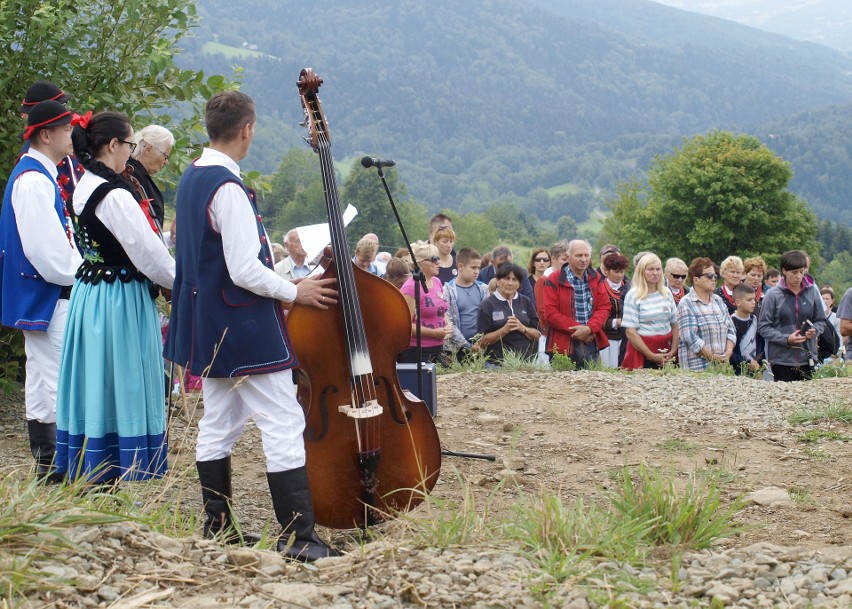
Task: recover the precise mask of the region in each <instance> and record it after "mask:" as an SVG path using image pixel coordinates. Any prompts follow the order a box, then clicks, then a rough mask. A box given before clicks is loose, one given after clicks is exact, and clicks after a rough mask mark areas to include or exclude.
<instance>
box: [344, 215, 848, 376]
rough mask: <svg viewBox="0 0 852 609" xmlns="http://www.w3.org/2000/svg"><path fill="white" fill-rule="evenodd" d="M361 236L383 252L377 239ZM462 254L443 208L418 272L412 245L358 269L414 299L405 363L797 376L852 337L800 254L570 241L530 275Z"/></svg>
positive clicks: (490, 257)
mask: <svg viewBox="0 0 852 609" xmlns="http://www.w3.org/2000/svg"><path fill="white" fill-rule="evenodd" d="M365 240H368V241H369V240H373V241H374V243H373V247H372V250H373V251H376V250H377V248H378V239H377V237H376V236H375V235H365V237H364V238H363V239H362V240H361V241H362V242H363V241H365ZM455 246H456V236H455V232H454V231H453V228H452V220H451V218H449V217H448V216H447V215H446V214H439V215H437V216H435V217H433V218H432V220H431V230H430V236H429V239H428V240H427V241H418V242H416V243H412V244H411V248H412V250H411V251H413V252H414V256H415V261H416V263H417V264H416V265H414V264H413V263H412V261H411V258H410V256H409V250H408V249H407V248H402V249H400V250H398V251H397V252H396V254H395V255H394V256H393V257H391V258H390V260H389V261H385V265H386V273H385V274H382V273H379V272H378V271H376V270H375V269H374V268H372V267H370V266H369V262H370V260H369V259H367V260H364V261H362V264H360V265H359V266H361V267H362V268H364V269H371V271H372V272H374V273H376V274H381V275H382V276H383V277H385V278H386V279H388V280H389V281H391V282H393V283H394V284H395V285H397V287H399V288H400V290H401V291H402V293H403V295H404V297H405V299H406V302H407V303H408V305H409V308H410V311H411V316H412V335H411V342H410V348H409V349H407V350H406V351H405V352H403V353H402V354H400V357H399V361H400V362H416V361H418V360H419V361H424V362H438V363H444V364H446V363H449V362H451V361H453V360H460V361H461V360H464V358H465V357H467V356H469V355H470V354H473V353H478V352H482V353H483V354H484V355H485V358H486V366H500V365H501V363H502V361H503V360H504V358H505V356H506V354H507V352H513V353H514V354H515V355H517V356H520V357H522V358H526V359H530V360H532V359H536V360H537V361H539V362H540V363H542V364H544V365H548V363H549V362H551V361H552V359H553V358H554V357H556V356H561V357H567V358H569V359H570V361H571V362H572V364H573V365H574V366H575V367H577V368H588V367H590V366H602V367H604V368H619V367H620V368H625V369H637V368H660V367H662V366H666V365H677V366H680V367H682V368H684V369H688V370H693V371H704V370H707V368H708V367H709V366H710V365H711V364H720V365H721V364H730V365H731V366H732V367H733V370H734V373H735V374H737V375H740V374H749V375H752V376H755V377H758V376H760V377H762V378H766V379H773V380H776V381H792V380H806V379H809V378H810V377H811V375H812V374H813V371H814V369H815V368H816V367H817V366H818V365H820V364H821V363H823V362H825V361H827V360H830V359H837V358H840V357H842V356H844V355H845V348H844V346H843V338H842V337H843V336H849V335H850V334H852V298H844V299H843V301H842V302H841V305H840V309H839V310H836V309H835V308H834V291H833V289H832V288H831V287H830V286H822V287H817V286H816V285H815V282H814V279H813V278H812V277H811V276H810V274H809V272H808V271H809V267H810V258H809V257H808V255H807V254H806V253H805V252H802V251H798V250H791V251H788V252H784V253H783V254H782V255H781V257H780V266H781V269H780V270H778V269H774V268H768V267H767V265H766V263H765V261H764V260H763V258H761V257H759V256H758V257H752V258H747V259H746V260H745V261H743V260H742V259H741V258H740V257H738V256H735V255H732V256H728V257H727V258H725V259H724V260H722V261H721V263H719V264H716V263H715V262H714V261H713V260H711V259H709V258H707V257H697V258H694V259H693V260H692V261H691V262H690V263H689V264H687V263H686V262H685V261H684V260H681V259H680V258H669V259H667V260H666V261H665V264H663V261H662V260H661V259H660V258H659V257H658V256H657V255H656V254H654V253H653V252H644V251H643V252H639V253H637V254H636V255H635V256H634V257H633V259H632V260H629V259H628V258H627V257H626V256H625V255H624V254H623V253H622V252H621V250H620V249H619V247H618V246H616V245H612V244H607V245H605V246H603V247H602V248H601V249H600V257H599V266H598V267H597V268H595V267H594V266H593V264H592V250H591V246H590V244H589V243H588V242H586V241H584V240H579V239H575V240H572V241H559V242H557V243H555V244H553V246H552V247H550V248H544V247H537V248H534V249H533V250H532V254H531V256H530V259H529V262H528V265H527V267H526V268H523V267H521V266H519V265H517V264H515V263H514V262H513V253H512V250H511V249H510V248H509V247H508V246H505V245H499V246H497V247H495V248H494V249H493V250H492V251H491V252H487V253H486V254H485V255H481V254H480V253H479V252H477V251H476V250H474V249H471V248H467V247H462V248H460V249H458V250H456V247H455ZM387 256H388V257H390V254H389V253H388V254H387ZM450 261H451V262H450ZM415 266H416V267H417V268H418V269H419V272H420V273H421V274H422V277H423V281H422V285H423V288H424V289H422V290H420V291H419V293H420V302H419V304H420V307H419V317H418V308H416V307H415V279H414V276H413V275H412V271H413V270H414V268H415ZM631 266H632V268H633V273H632V276H631V277H628V269H629V268H630V267H631ZM442 275H443V279H442ZM418 320H419V321H418ZM844 320H845V321H846V322H848V323H847V324H846V326H845V325H844ZM844 327H845V329H844ZM418 329H419V335H420V338H419V340H418Z"/></svg>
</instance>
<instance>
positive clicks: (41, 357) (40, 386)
mask: <svg viewBox="0 0 852 609" xmlns="http://www.w3.org/2000/svg"><path fill="white" fill-rule="evenodd" d="M67 321H68V300H67V299H60V300H58V301H57V302H56V307H55V308H54V309H53V316H52V317H51V318H50V325H49V326H48V327H47V331H46V332H39V331H34V330H26V331H24V352H25V353H26V354H27V365H26V370H27V381H26V384H25V386H24V392H25V395H26V402H27V420H28V421H38V422H39V423H55V422H56V386H57V383H58V381H59V364H60V361H61V357H62V340H63V338H64V337H65V323H66V322H67Z"/></svg>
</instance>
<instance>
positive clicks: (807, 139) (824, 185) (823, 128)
mask: <svg viewBox="0 0 852 609" xmlns="http://www.w3.org/2000/svg"><path fill="white" fill-rule="evenodd" d="M761 138H762V139H763V140H764V141H765V142H766V144H767V145H768V146H769V147H770V148H772V149H773V150H774V151H775V152H776V153H777V154H778V155H779V156H781V157H783V158H785V159H787V160H788V161H790V163H791V164H792V166H793V172H794V173H793V181H792V182H791V183H790V188H791V189H792V190H793V191H794V192H796V193H798V194H799V195H801V196H803V197H804V198H805V199H807V200H808V202H809V203H810V204H811V206H812V207H813V208H814V210H815V211H816V212H817V215H818V216H819V217H821V218H827V219H830V220H833V221H835V222H838V221H839V222H843V223H845V224H848V225H852V190H851V189H850V187H852V184H850V175H852V104H849V105H845V106H838V107H834V108H828V109H827V110H821V111H813V112H804V113H801V114H798V115H795V116H792V117H789V118H785V119H782V120H778V121H774V122H772V123H770V124H768V125H766V126H765V127H764V128H763V129H762V132H761Z"/></svg>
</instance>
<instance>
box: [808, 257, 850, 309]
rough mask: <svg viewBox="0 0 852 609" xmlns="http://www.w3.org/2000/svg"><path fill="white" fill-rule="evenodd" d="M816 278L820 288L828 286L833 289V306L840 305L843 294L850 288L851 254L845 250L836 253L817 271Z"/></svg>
mask: <svg viewBox="0 0 852 609" xmlns="http://www.w3.org/2000/svg"><path fill="white" fill-rule="evenodd" d="M816 278H817V283H818V284H819V285H820V286H823V285H830V286H831V287H832V288H834V301H835V304H840V298H841V297H842V296H843V293H844V292H845V291H846V290H847V289H848V288H849V287H852V254H850V253H849V252H847V251H845V250H844V251H842V252H836V253H835V255H834V259H833V260H832V261H831V262H829V263H828V264H825V265H823V266H822V268H820V269H819V273H817V275H816Z"/></svg>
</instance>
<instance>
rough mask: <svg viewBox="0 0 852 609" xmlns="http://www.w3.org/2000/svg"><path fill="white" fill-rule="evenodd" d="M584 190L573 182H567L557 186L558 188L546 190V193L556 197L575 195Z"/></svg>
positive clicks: (552, 187)
mask: <svg viewBox="0 0 852 609" xmlns="http://www.w3.org/2000/svg"><path fill="white" fill-rule="evenodd" d="M581 190H583V189H582V188H580V187H579V186H577V185H576V184H574V183H572V182H565V183H564V184H557V185H556V186H551V187H550V188H546V189H545V192H547V194H549V195H550V196H551V197H556V196H559V195H575V194H577V193H578V192H580V191H581Z"/></svg>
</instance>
